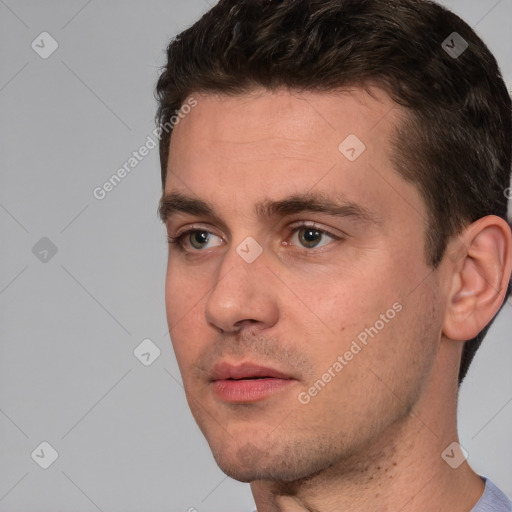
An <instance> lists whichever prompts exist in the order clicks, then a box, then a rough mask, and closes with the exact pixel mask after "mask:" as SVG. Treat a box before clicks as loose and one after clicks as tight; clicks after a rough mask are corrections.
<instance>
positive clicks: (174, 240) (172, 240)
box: [167, 222, 343, 252]
mask: <svg viewBox="0 0 512 512" xmlns="http://www.w3.org/2000/svg"><path fill="white" fill-rule="evenodd" d="M301 228H310V229H314V230H316V231H318V232H319V233H321V234H322V235H327V236H329V237H331V238H332V239H333V240H342V239H343V237H341V236H338V235H335V234H334V233H332V232H331V231H329V230H326V229H320V228H319V227H318V226H316V225H315V224H314V223H304V222H302V223H299V224H294V225H292V226H290V227H289V229H288V231H289V233H288V236H290V235H292V234H293V233H295V232H296V231H299V230H300V229H301ZM201 231H204V232H206V233H209V234H211V235H215V233H212V232H211V231H208V230H207V229H202V228H190V229H187V230H186V231H183V232H182V233H180V234H179V235H177V236H175V237H172V236H169V235H167V242H168V243H169V245H174V246H176V247H177V248H178V249H179V250H180V251H182V252H185V251H187V249H185V246H184V245H183V239H184V238H185V237H186V236H188V235H190V234H192V233H197V232H201ZM215 236H217V235H215ZM303 249H304V250H305V251H308V252H310V251H311V250H313V249H315V248H314V247H313V249H308V248H306V247H303ZM192 252H201V251H200V250H199V249H193V250H192Z"/></svg>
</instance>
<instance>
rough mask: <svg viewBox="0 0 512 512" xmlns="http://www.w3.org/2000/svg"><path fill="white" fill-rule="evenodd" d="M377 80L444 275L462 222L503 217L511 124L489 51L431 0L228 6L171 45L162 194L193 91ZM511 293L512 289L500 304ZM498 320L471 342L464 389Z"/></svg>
mask: <svg viewBox="0 0 512 512" xmlns="http://www.w3.org/2000/svg"><path fill="white" fill-rule="evenodd" d="M466 45H467V48H465V46H466ZM450 49H454V50H457V52H456V53H455V52H454V51H452V52H450ZM458 53H460V55H458ZM371 85H376V86H377V87H380V88H381V89H383V90H384V91H386V92H387V93H388V94H389V95H390V97H391V98H392V99H393V100H394V101H395V102H396V103H397V104H399V105H401V106H402V107H404V108H405V110H406V111H407V112H408V114H409V115H408V116H407V119H406V120H405V121H404V122H403V123H402V124H401V126H399V127H398V129H397V131H396V137H395V140H394V141H393V150H394V151H393V160H394V162H393V163H394V165H395V168H396V170H397V172H399V173H400V175H401V176H402V177H403V178H404V179H405V180H407V181H408V182H410V183H413V184H415V185H416V186H417V187H418V189H419V191H420V193H421V195H422V197H423V198H424V200H425V202H426V205H427V211H428V222H427V229H426V240H425V257H426V260H427V263H428V264H429V265H430V266H431V267H432V268H436V267H437V266H438V265H439V263H440V262H441V260H442V258H443V255H444V253H445V250H446V245H447V242H448V241H449V239H450V238H451V237H452V236H455V235H457V234H458V233H460V232H461V230H462V229H463V228H464V227H465V226H466V225H468V224H469V223H471V222H474V221H476V220H477V219H479V218H481V217H484V216H486V215H497V216H499V217H501V218H503V219H505V220H507V197H506V194H505V190H506V189H507V187H509V184H510V172H511V147H512V145H511V128H512V120H511V101H510V97H509V95H508V91H507V88H506V86H505V83H504V81H503V78H502V76H501V73H500V70H499V68H498V65H497V63H496V60H495V58H494V57H493V55H492V54H491V52H490V51H489V49H488V48H487V46H486V45H485V44H484V43H483V41H482V40H481V39H480V38H479V37H478V36H477V35H476V34H475V32H474V31H473V30H472V29H471V27H469V25H467V24H466V23H465V22H464V21H463V20H461V19H460V18H459V17H458V16H456V15H455V14H453V13H452V12H450V11H448V10H447V9H445V8H444V7H442V6H440V5H438V4H436V3H434V2H431V1H428V0H243V1H240V0H220V1H219V2H218V3H217V4H216V5H215V6H214V7H213V8H212V9H210V10H209V11H208V12H207V13H206V14H204V15H203V16H202V17H201V19H199V20H198V21H197V22H196V23H194V24H193V25H192V26H191V27H190V28H188V29H187V30H185V31H183V32H182V33H181V34H179V35H178V36H176V37H175V38H174V39H173V40H172V41H171V42H170V44H169V46H168V48H167V64H166V66H165V68H164V70H163V73H162V74H161V75H160V77H159V79H158V83H157V86H156V97H157V100H158V111H157V116H156V117H157V124H158V126H159V127H160V128H161V132H160V161H161V176H162V189H165V179H166V174H167V160H168V156H169V144H170V138H171V135H172V123H171V124H169V123H170V120H171V119H172V117H173V116H175V114H176V113H177V112H178V110H179V109H180V107H181V106H182V105H183V102H184V101H185V99H186V98H187V97H188V96H189V95H190V94H192V93H194V92H216V93H222V94H226V95H239V94H243V93H246V92H249V91H251V90H252V89H253V88H255V87H261V86H263V87H265V88H267V89H268V90H270V91H274V90H277V89H279V88H288V89H293V90H298V91H313V92H314V91H317V92H329V91H334V90H337V89H338V90H339V89H342V88H347V87H353V86H360V87H365V88H367V87H368V86H371ZM169 126H170V127H171V129H169ZM162 128H164V129H162ZM509 293H510V284H509V286H508V289H507V291H506V293H505V297H504V301H503V304H505V300H506V298H507V297H508V294H509ZM503 304H502V307H503ZM492 321H494V319H493V320H492ZM492 321H491V322H490V323H489V324H488V325H487V326H486V327H485V328H484V329H483V330H482V331H481V332H480V334H479V335H478V336H477V337H476V338H474V339H472V340H469V341H467V342H466V343H465V346H464V352H463V355H462V360H461V366H460V371H459V384H460V383H461V382H462V379H463V378H464V376H465V375H466V372H467V369H468V367H469V365H470V363H471V361H472V359H473V356H474V354H475V352H476V350H477V349H478V347H479V346H480V343H481V342H482V339H483V338H484V336H485V334H486V333H487V331H488V329H489V327H490V325H491V324H492Z"/></svg>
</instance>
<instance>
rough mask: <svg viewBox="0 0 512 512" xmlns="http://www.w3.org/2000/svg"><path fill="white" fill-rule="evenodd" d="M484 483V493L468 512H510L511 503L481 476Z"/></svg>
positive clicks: (511, 510) (489, 481) (491, 483)
mask: <svg viewBox="0 0 512 512" xmlns="http://www.w3.org/2000/svg"><path fill="white" fill-rule="evenodd" d="M480 478H482V480H483V481H484V482H485V489H484V493H483V494H482V496H481V498H480V499H479V500H478V501H477V503H476V505H475V506H474V507H473V508H472V509H471V511H470V512H512V502H511V501H510V500H509V499H508V498H507V496H506V494H505V493H504V492H503V491H502V490H501V489H499V488H498V487H496V485H494V483H493V482H491V480H489V479H488V478H486V477H484V476H481V477H480Z"/></svg>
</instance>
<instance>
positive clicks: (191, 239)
mask: <svg viewBox="0 0 512 512" xmlns="http://www.w3.org/2000/svg"><path fill="white" fill-rule="evenodd" d="M211 237H215V238H217V239H219V241H220V242H219V243H216V244H214V245H213V246H209V245H208V243H209V242H210V239H211ZM167 241H168V242H169V244H174V245H176V246H177V247H178V248H179V249H181V250H185V249H186V248H187V247H186V243H187V242H188V243H190V245H191V246H192V247H193V249H195V250H199V251H200V250H203V249H205V248H206V249H210V248H211V247H215V246H218V245H221V243H222V240H221V239H220V238H219V237H218V236H216V235H214V234H213V233H211V232H210V231H207V230H205V229H188V230H187V231H183V232H182V233H180V234H179V235H177V236H175V237H172V236H167Z"/></svg>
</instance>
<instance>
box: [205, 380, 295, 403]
mask: <svg viewBox="0 0 512 512" xmlns="http://www.w3.org/2000/svg"><path fill="white" fill-rule="evenodd" d="M292 381H293V379H276V378H267V379H241V380H230V379H226V380H216V381H213V382H212V385H213V391H214V392H215V394H216V395H217V396H218V397H219V398H220V399H221V400H223V401H224V402H231V403H249V402H258V401H259V400H263V399H264V398H267V397H268V396H270V395H272V394H273V393H276V392H277V391H281V390H282V389H284V388H286V387H287V386H289V385H290V384H291V383H292Z"/></svg>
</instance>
